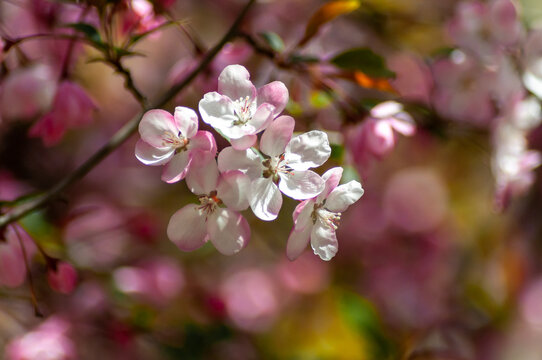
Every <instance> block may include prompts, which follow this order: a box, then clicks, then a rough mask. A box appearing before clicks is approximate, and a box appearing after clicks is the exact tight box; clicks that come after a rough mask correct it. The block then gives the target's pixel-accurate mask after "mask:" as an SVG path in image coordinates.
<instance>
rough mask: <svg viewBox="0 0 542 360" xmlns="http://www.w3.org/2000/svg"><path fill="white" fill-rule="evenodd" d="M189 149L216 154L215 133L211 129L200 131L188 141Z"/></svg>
mask: <svg viewBox="0 0 542 360" xmlns="http://www.w3.org/2000/svg"><path fill="white" fill-rule="evenodd" d="M187 149H188V150H189V151H194V150H200V151H208V152H210V153H212V154H213V155H216V140H215V137H214V136H213V134H211V133H210V132H209V131H198V132H197V133H196V135H194V136H193V137H192V138H191V139H190V142H189V143H188V146H187Z"/></svg>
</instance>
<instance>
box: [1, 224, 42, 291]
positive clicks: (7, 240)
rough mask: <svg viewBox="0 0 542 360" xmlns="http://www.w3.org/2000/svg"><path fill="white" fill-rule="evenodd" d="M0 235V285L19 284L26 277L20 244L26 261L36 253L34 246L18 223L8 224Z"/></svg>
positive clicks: (12, 285)
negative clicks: (0, 237)
mask: <svg viewBox="0 0 542 360" xmlns="http://www.w3.org/2000/svg"><path fill="white" fill-rule="evenodd" d="M1 236H2V239H0V285H4V286H7V287H17V286H20V285H21V284H23V283H24V280H25V278H26V266H25V257H24V252H23V249H22V248H21V246H24V250H25V252H26V259H27V260H28V262H30V261H31V259H32V257H33V256H34V254H35V253H36V246H35V245H34V242H33V241H32V239H31V238H30V237H29V236H28V234H27V233H26V232H25V231H24V230H23V229H22V228H21V227H20V226H19V225H10V226H8V227H7V228H6V229H5V230H4V231H3V234H1ZM19 237H20V238H19ZM21 243H22V245H21Z"/></svg>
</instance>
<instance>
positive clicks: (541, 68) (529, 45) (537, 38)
mask: <svg viewBox="0 0 542 360" xmlns="http://www.w3.org/2000/svg"><path fill="white" fill-rule="evenodd" d="M523 53H524V56H523V62H524V64H523V66H524V67H525V72H524V73H523V83H524V85H525V87H526V88H527V89H529V91H531V92H532V93H533V94H535V95H536V96H537V97H538V98H539V99H542V29H536V30H533V31H531V33H529V36H528V37H527V40H526V41H525V44H524V46H523Z"/></svg>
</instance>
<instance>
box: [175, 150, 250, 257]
mask: <svg viewBox="0 0 542 360" xmlns="http://www.w3.org/2000/svg"><path fill="white" fill-rule="evenodd" d="M196 156H197V157H198V159H197V161H196V162H195V164H197V165H195V166H194V167H193V168H192V169H191V170H190V172H189V173H188V175H187V176H186V184H187V185H188V187H189V188H190V191H192V192H193V193H194V194H196V195H199V201H200V203H201V204H200V205H195V204H191V205H187V206H185V207H183V208H182V209H180V210H179V211H177V212H176V213H175V214H173V216H172V217H171V219H170V221H169V224H168V227H167V234H168V237H169V239H170V240H171V241H173V242H174V243H175V244H176V245H177V246H178V247H179V249H181V250H183V251H192V250H196V249H198V248H200V247H201V246H203V245H204V244H205V242H207V240H211V242H212V243H213V245H214V246H215V248H216V249H217V250H218V251H219V252H221V253H222V254H224V255H233V254H236V253H238V252H239V251H240V250H241V249H242V248H244V247H245V246H246V244H247V243H248V241H249V239H250V227H249V225H248V222H247V221H246V220H245V218H244V217H243V216H242V215H240V214H239V213H237V211H241V210H245V209H246V208H248V201H247V199H246V196H244V195H243V191H244V190H245V189H247V188H248V187H249V185H250V180H249V178H248V176H247V175H245V174H243V173H242V172H240V171H228V172H224V173H222V175H221V176H220V177H219V173H218V167H217V164H216V160H215V158H214V154H211V153H209V152H202V151H198V152H197V154H196ZM221 204H224V205H226V206H227V208H222V207H220V205H221Z"/></svg>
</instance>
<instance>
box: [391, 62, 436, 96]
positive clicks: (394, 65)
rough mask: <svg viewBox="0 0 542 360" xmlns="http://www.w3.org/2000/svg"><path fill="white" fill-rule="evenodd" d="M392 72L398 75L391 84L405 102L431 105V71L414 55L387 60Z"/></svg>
mask: <svg viewBox="0 0 542 360" xmlns="http://www.w3.org/2000/svg"><path fill="white" fill-rule="evenodd" d="M387 61H388V62H387V64H388V66H389V68H390V70H392V71H394V72H395V74H396V77H395V79H393V80H392V81H391V84H392V85H393V87H394V88H395V90H397V92H398V93H399V94H400V95H401V97H402V98H403V99H405V100H409V101H415V102H420V103H422V104H429V103H430V101H431V91H432V88H433V79H432V76H431V70H430V69H429V67H428V66H427V65H426V64H425V63H424V62H423V61H422V59H420V58H418V57H416V56H415V55H414V54H408V53H398V54H396V55H394V56H391V57H389V58H388V59H387Z"/></svg>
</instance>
